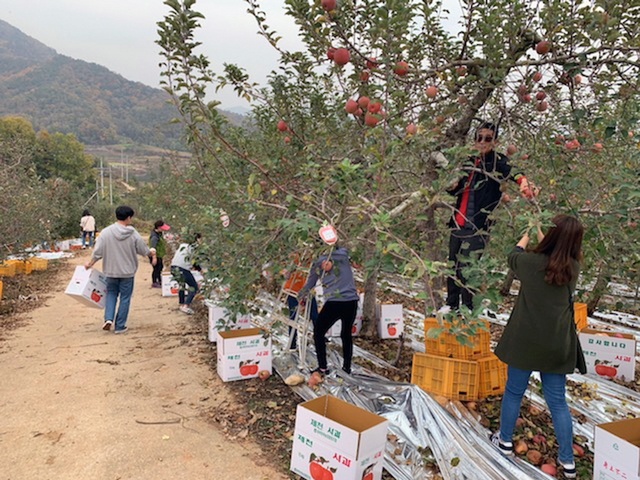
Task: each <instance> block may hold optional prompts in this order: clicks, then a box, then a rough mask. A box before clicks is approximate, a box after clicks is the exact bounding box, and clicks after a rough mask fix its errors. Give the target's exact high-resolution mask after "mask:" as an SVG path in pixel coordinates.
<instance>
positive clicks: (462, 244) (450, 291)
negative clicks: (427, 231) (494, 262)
mask: <svg viewBox="0 0 640 480" xmlns="http://www.w3.org/2000/svg"><path fill="white" fill-rule="evenodd" d="M488 240H489V236H488V235H486V234H485V235H481V234H478V233H477V232H474V231H471V230H464V229H463V230H454V231H452V232H451V235H450V236H449V261H451V262H453V264H454V269H455V272H456V273H455V275H456V278H451V277H448V278H447V302H446V303H447V305H449V306H450V307H451V308H453V309H457V308H458V307H459V306H460V297H461V296H462V303H463V304H464V305H466V306H467V307H468V308H469V309H470V310H473V292H472V291H471V290H469V289H468V288H466V287H465V286H464V285H465V284H466V283H467V281H466V279H465V278H464V276H463V275H462V269H463V268H465V267H466V266H468V265H469V260H468V258H469V257H472V258H476V259H479V258H480V257H481V256H482V251H483V250H484V247H485V246H486V244H487V241H488Z"/></svg>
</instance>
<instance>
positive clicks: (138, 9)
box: [0, 0, 458, 109]
mask: <svg viewBox="0 0 640 480" xmlns="http://www.w3.org/2000/svg"><path fill="white" fill-rule="evenodd" d="M445 2H446V0H445ZM450 2H451V3H455V5H456V6H455V7H453V9H454V10H456V9H457V8H458V7H457V1H455V0H450ZM283 3H284V2H283V1H282V0H261V2H260V4H261V6H262V8H263V10H265V11H266V13H267V18H268V22H267V23H268V24H269V26H270V27H272V28H274V29H275V30H276V31H278V32H279V34H280V35H281V36H282V37H283V39H282V40H281V42H282V43H281V45H282V46H283V47H284V48H286V49H293V50H296V49H299V48H300V46H301V42H300V41H299V40H298V38H297V28H296V26H295V25H294V23H293V21H292V20H291V19H290V17H287V16H285V15H284V8H283ZM446 3H449V2H446ZM195 8H196V10H198V11H200V12H202V13H203V14H204V15H205V17H206V18H205V20H204V21H203V22H202V27H203V28H202V36H201V38H199V40H201V41H202V42H203V47H202V51H201V53H203V54H205V55H207V56H208V57H209V60H210V61H211V63H212V66H213V68H214V70H216V71H220V70H221V67H222V64H223V63H225V62H227V63H235V64H237V65H239V66H241V67H243V68H245V69H246V70H247V71H248V73H249V74H250V76H251V79H252V80H253V81H257V82H259V83H261V84H262V83H264V80H265V78H266V76H267V74H268V73H269V72H270V71H271V70H272V69H273V68H274V67H276V65H277V59H278V56H277V55H276V52H275V50H274V49H273V48H272V47H271V46H270V45H269V44H268V43H267V42H266V41H265V40H264V39H263V38H262V37H260V36H258V35H257V34H256V31H257V27H256V23H255V21H254V19H253V17H251V16H250V15H249V14H247V13H246V10H247V3H246V2H245V1H244V0H197V2H196V4H195ZM167 12H168V8H167V7H166V6H165V5H164V4H163V2H162V0H0V19H2V20H4V21H6V22H8V23H10V24H11V25H13V26H14V27H16V28H18V29H20V30H22V32H24V33H25V34H27V35H29V36H30V37H33V38H35V39H36V40H39V41H40V42H42V43H44V44H45V45H47V46H49V47H51V48H54V49H55V50H56V51H57V52H58V53H60V54H63V55H67V56H69V57H72V58H77V59H80V60H85V61H88V62H93V63H97V64H99V65H102V66H104V67H107V68H108V69H109V70H112V71H114V72H116V73H119V74H120V75H122V76H124V77H125V78H127V79H129V80H134V81H138V82H142V83H144V84H146V85H150V86H153V87H158V86H159V78H160V76H159V74H160V69H159V67H158V63H159V62H160V60H161V57H160V56H159V55H158V52H159V47H158V46H157V45H156V44H155V43H154V42H155V40H156V39H157V33H156V30H157V26H156V22H158V21H160V20H162V19H163V17H164V15H165V14H166V13H167ZM227 90H228V91H227ZM227 90H223V91H221V93H219V94H217V95H216V97H215V98H216V99H217V100H219V101H221V102H222V107H223V108H227V109H228V108H233V107H236V106H244V107H247V106H248V105H247V104H246V102H244V101H243V100H240V99H238V98H237V96H236V95H235V94H234V93H233V92H232V91H231V90H230V89H227Z"/></svg>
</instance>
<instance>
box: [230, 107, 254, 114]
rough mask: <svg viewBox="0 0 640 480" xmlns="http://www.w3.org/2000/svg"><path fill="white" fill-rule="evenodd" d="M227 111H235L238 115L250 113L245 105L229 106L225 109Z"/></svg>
mask: <svg viewBox="0 0 640 480" xmlns="http://www.w3.org/2000/svg"><path fill="white" fill-rule="evenodd" d="M226 111H227V112H231V113H236V114H238V115H247V114H248V113H251V109H250V108H247V107H243V106H240V105H238V106H236V107H231V108H227V109H226Z"/></svg>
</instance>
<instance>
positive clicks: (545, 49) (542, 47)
mask: <svg viewBox="0 0 640 480" xmlns="http://www.w3.org/2000/svg"><path fill="white" fill-rule="evenodd" d="M549 50H551V43H549V42H547V41H546V40H543V41H541V42H538V43H537V45H536V52H538V53H539V54H540V55H544V54H546V53H549Z"/></svg>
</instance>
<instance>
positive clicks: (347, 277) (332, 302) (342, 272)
mask: <svg viewBox="0 0 640 480" xmlns="http://www.w3.org/2000/svg"><path fill="white" fill-rule="evenodd" d="M318 280H320V282H321V284H322V289H323V292H324V298H325V302H324V305H323V306H322V310H320V314H319V315H318V318H317V320H316V322H315V325H314V328H313V342H314V344H315V347H316V356H317V357H318V368H317V369H316V370H315V371H318V372H320V373H321V374H323V375H324V374H326V373H328V372H329V370H328V368H327V347H326V345H325V341H324V336H325V335H326V334H327V332H328V331H329V329H330V328H331V327H332V326H333V324H334V323H336V322H337V321H338V320H342V329H341V330H340V338H341V339H342V356H343V359H344V360H343V365H342V370H344V371H345V372H347V373H351V357H352V356H353V339H352V338H351V327H352V326H353V322H354V320H355V318H356V313H357V311H358V300H359V297H358V291H357V290H356V284H355V281H354V279H353V270H351V261H350V260H349V252H348V251H347V249H346V248H344V247H340V246H338V247H337V248H336V249H335V250H334V251H333V252H331V253H329V254H327V255H321V256H320V257H318V259H317V260H316V261H315V262H313V265H312V266H311V269H310V270H309V277H308V278H307V282H306V283H305V284H304V287H302V289H300V291H299V292H298V302H300V305H301V306H304V304H305V301H306V297H307V295H308V293H309V291H310V290H311V289H312V288H313V287H314V286H315V285H316V283H317V282H318Z"/></svg>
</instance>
